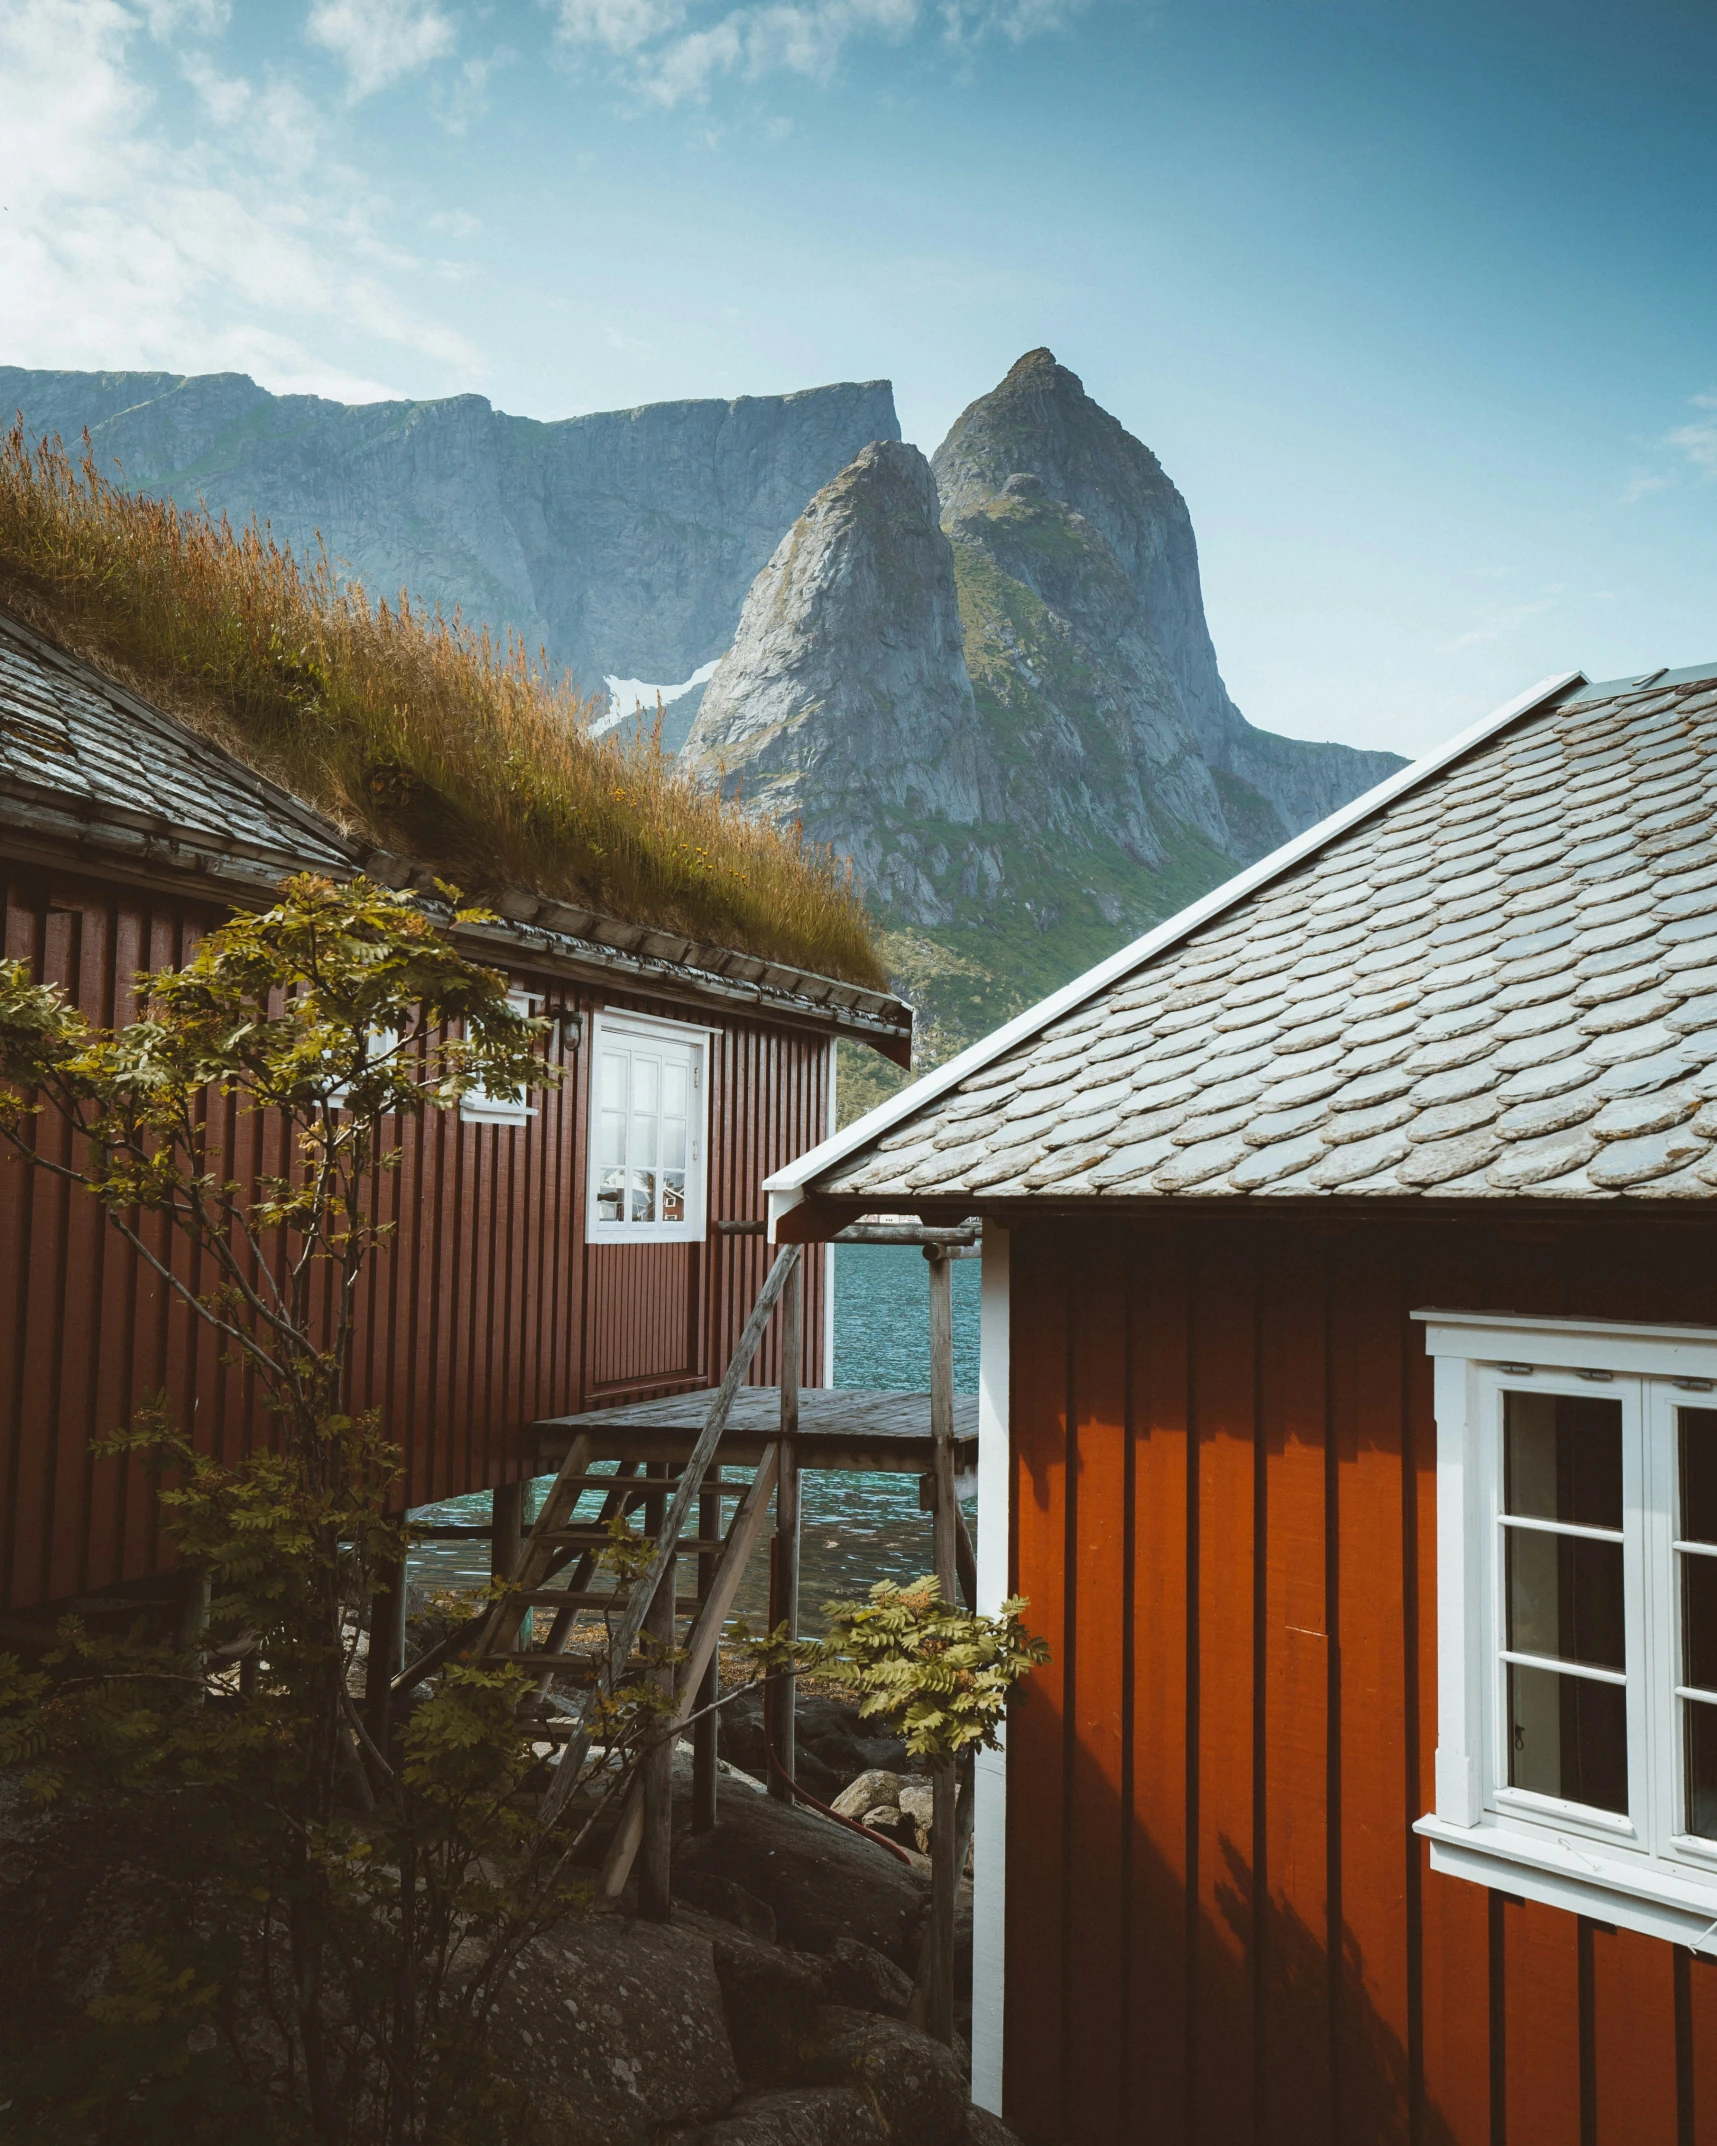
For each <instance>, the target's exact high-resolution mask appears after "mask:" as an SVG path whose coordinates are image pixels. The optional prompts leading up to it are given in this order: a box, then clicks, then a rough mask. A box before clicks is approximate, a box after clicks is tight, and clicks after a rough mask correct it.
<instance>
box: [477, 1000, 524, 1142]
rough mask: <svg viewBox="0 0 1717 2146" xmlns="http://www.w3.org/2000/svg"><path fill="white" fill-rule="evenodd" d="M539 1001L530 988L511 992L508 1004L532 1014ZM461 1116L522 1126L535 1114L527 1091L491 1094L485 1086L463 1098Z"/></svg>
mask: <svg viewBox="0 0 1717 2146" xmlns="http://www.w3.org/2000/svg"><path fill="white" fill-rule="evenodd" d="M538 1003H539V999H538V995H537V994H535V993H532V992H529V991H509V992H508V993H507V1004H508V1005H509V1006H511V1008H512V1009H513V1011H514V1012H515V1013H526V1014H528V1013H533V1012H534V1011H535V1010H536V1007H537V1005H538ZM459 1115H460V1117H461V1118H463V1119H464V1121H465V1123H466V1124H467V1125H523V1124H525V1123H527V1121H528V1120H530V1119H531V1118H534V1117H535V1116H536V1111H535V1110H534V1109H533V1108H532V1106H531V1104H530V1102H529V1101H528V1099H527V1095H526V1093H525V1092H524V1091H521V1092H520V1093H519V1094H518V1095H516V1096H505V1095H490V1094H489V1092H488V1091H487V1090H486V1089H484V1088H473V1089H472V1090H471V1092H470V1093H469V1094H468V1095H466V1096H463V1097H461V1099H460V1103H459Z"/></svg>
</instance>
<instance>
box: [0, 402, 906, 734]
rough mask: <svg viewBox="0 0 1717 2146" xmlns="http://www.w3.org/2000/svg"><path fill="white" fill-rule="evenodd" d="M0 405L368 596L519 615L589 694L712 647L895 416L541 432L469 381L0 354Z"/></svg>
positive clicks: (840, 410)
mask: <svg viewBox="0 0 1717 2146" xmlns="http://www.w3.org/2000/svg"><path fill="white" fill-rule="evenodd" d="M0 409H4V410H5V411H6V412H8V413H10V412H12V411H14V410H20V409H21V410H22V412H23V414H24V421H25V424H26V427H27V428H28V429H29V430H30V431H32V432H35V433H52V432H57V433H59V434H60V435H61V437H62V438H63V439H64V440H65V441H66V442H67V444H68V445H70V446H75V444H76V442H77V441H78V438H79V435H80V434H81V433H82V431H83V429H84V427H85V426H86V425H87V426H88V427H89V431H90V441H91V446H92V448H93V449H94V452H95V454H96V457H97V460H98V461H99V462H100V463H101V464H102V466H103V467H104V468H111V464H112V461H113V459H114V458H117V459H118V461H119V462H120V463H121V464H122V465H123V468H124V472H125V479H126V481H127V482H128V483H129V484H131V485H134V486H136V487H137V488H138V489H140V490H144V491H149V492H154V493H158V494H161V495H164V496H167V497H170V498H173V499H176V500H178V501H179V502H180V503H181V504H184V505H188V506H189V505H195V503H196V501H197V500H198V499H199V498H201V499H203V500H205V501H206V502H207V504H208V505H209V507H210V508H211V509H212V510H214V511H215V512H216V513H226V514H229V515H231V516H232V518H233V520H234V521H235V522H236V521H246V520H248V519H250V517H251V516H252V515H256V516H258V517H259V518H261V519H263V520H265V521H268V522H270V523H272V525H273V528H274V532H275V534H276V536H277V537H279V538H280V539H282V540H283V541H284V542H286V543H289V544H291V545H292V546H293V547H294V548H295V549H303V548H307V547H309V546H311V545H313V544H314V543H315V541H316V537H317V535H318V533H319V534H320V535H321V537H322V538H323V540H324V541H325V542H326V544H327V546H328V549H329V551H330V552H331V553H332V554H333V556H334V557H335V558H336V559H337V560H339V561H342V562H345V563H347V564H349V566H350V568H351V570H352V571H354V572H355V573H356V574H357V576H358V577H359V579H361V580H362V581H363V582H364V583H365V584H366V586H367V587H368V588H369V589H370V590H371V591H372V593H374V594H376V595H378V596H386V597H388V598H390V599H391V598H392V597H393V596H394V595H395V594H396V593H397V591H398V590H399V589H401V588H407V589H409V590H410V591H411V592H412V594H413V595H414V596H415V597H422V598H425V599H428V600H431V601H439V602H441V603H443V604H446V605H449V606H451V605H454V604H457V605H458V606H460V608H461V609H462V610H463V611H464V613H465V615H466V616H467V617H468V618H471V619H474V620H485V621H487V622H488V623H490V624H491V625H494V626H497V627H503V628H504V627H506V626H513V627H516V628H517V629H518V630H519V632H520V633H521V634H523V635H524V637H525V639H526V641H527V643H528V644H529V645H530V646H531V647H532V648H533V649H534V648H536V647H537V646H539V645H541V646H546V647H547V649H548V652H549V656H550V658H551V660H552V661H553V662H555V663H556V664H563V665H565V666H567V667H568V668H570V669H571V671H572V672H573V674H574V676H575V677H576V678H577V679H578V680H579V682H580V684H581V685H582V686H584V688H585V689H586V690H587V691H589V690H591V689H594V688H597V687H599V686H600V684H601V682H602V680H603V678H604V677H607V676H618V677H624V678H645V679H659V680H661V681H662V682H663V683H665V684H666V683H673V682H677V681H678V680H680V679H683V678H689V677H690V676H691V674H692V673H693V671H695V670H697V669H698V668H699V667H700V666H701V665H703V664H705V663H708V662H710V661H711V660H713V659H714V658H715V657H716V656H719V655H720V654H721V652H722V651H723V649H725V648H726V647H727V646H728V644H729V642H730V641H731V640H732V638H733V631H734V626H735V623H736V622H737V620H738V617H739V612H740V607H741V605H742V603H743V602H744V599H745V592H746V590H747V589H748V588H749V586H750V584H751V582H752V580H753V578H754V577H755V575H756V574H757V572H758V570H759V569H760V568H761V567H762V566H763V565H764V563H765V562H766V561H767V560H768V558H769V555H770V553H771V552H772V551H773V550H774V549H775V546H776V544H777V543H778V542H779V541H780V537H781V532H782V531H783V530H784V529H786V528H788V527H789V526H790V525H791V524H792V522H793V520H794V518H795V517H796V516H797V515H798V514H800V513H801V512H802V511H803V509H804V506H805V502H806V501H807V500H808V499H809V498H810V497H811V495H812V494H813V493H814V492H815V491H816V490H817V489H818V487H819V486H820V485H822V484H825V483H826V482H827V481H828V480H829V478H831V477H832V476H834V475H835V473H836V472H837V471H838V470H840V469H842V468H843V467H845V465H846V464H847V463H848V462H850V461H851V460H852V458H853V456H854V455H855V454H857V453H858V451H859V449H860V448H861V447H863V446H865V445H866V444H867V443H868V442H870V441H872V440H877V439H889V440H892V439H898V437H899V430H900V428H899V425H898V422H897V421H896V418H895V414H894V396H893V392H892V390H891V389H890V387H889V385H888V383H887V381H883V380H873V381H867V382H864V383H861V384H846V385H841V386H836V387H825V388H811V389H808V390H806V391H805V392H804V393H802V394H797V395H769V396H745V397H742V398H740V399H739V400H738V401H734V402H715V401H710V402H676V403H655V404H651V405H648V406H646V407H644V408H642V409H637V410H615V411H605V412H601V413H598V414H596V415H594V416H588V417H573V418H566V419H564V420H562V421H560V422H558V423H554V424H542V423H538V422H536V421H535V420H533V419H530V418H522V417H509V416H507V415H505V414H504V413H503V412H501V411H498V410H494V409H492V408H491V407H490V405H489V404H488V403H487V402H486V401H485V400H484V399H483V397H482V396H480V395H455V396H451V397H448V398H447V399H446V400H444V401H438V402H384V403H365V404H357V405H350V404H346V403H338V402H330V401H326V400H324V399H323V398H321V397H319V396H314V395H271V394H269V393H268V392H267V391H266V390H265V389H263V388H259V387H258V386H257V385H256V383H255V382H254V381H253V380H250V379H248V378H246V377H245V376H244V375H243V374H241V373H218V374H209V375H204V376H200V377H197V376H193V377H189V378H185V377H180V376H177V375H173V374H166V373H52V372H26V371H23V370H20V369H19V368H16V367H0Z"/></svg>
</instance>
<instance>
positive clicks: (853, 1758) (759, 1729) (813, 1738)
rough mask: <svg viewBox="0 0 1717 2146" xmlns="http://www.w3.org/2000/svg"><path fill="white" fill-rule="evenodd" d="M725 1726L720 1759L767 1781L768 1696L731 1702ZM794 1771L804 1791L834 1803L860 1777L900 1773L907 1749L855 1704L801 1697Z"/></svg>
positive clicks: (796, 1719) (723, 1715)
mask: <svg viewBox="0 0 1717 2146" xmlns="http://www.w3.org/2000/svg"><path fill="white" fill-rule="evenodd" d="M717 1719H718V1720H719V1721H720V1723H721V1730H720V1750H721V1755H722V1757H723V1758H724V1759H726V1760H727V1761H728V1762H729V1763H730V1764H731V1765H733V1766H737V1767H741V1768H743V1769H744V1770H745V1772H747V1773H750V1774H755V1775H756V1776H757V1778H758V1779H759V1780H763V1779H766V1778H767V1776H768V1772H769V1754H768V1751H767V1748H766V1746H765V1744H764V1741H763V1695H762V1693H761V1692H756V1691H751V1692H745V1693H743V1694H742V1695H741V1696H740V1697H739V1698H737V1699H733V1700H730V1701H729V1702H728V1703H727V1705H725V1706H724V1707H723V1708H722V1710H721V1712H720V1714H719V1715H718V1716H717ZM794 1752H795V1769H794V1770H795V1772H796V1774H797V1776H798V1780H799V1784H800V1786H801V1787H802V1788H808V1789H809V1790H810V1792H811V1794H812V1795H813V1796H817V1797H820V1798H821V1799H822V1801H823V1802H824V1803H831V1802H833V1800H834V1799H835V1797H836V1796H838V1795H839V1794H840V1793H841V1791H842V1790H843V1789H844V1788H845V1787H846V1785H847V1783H848V1782H850V1781H852V1780H853V1779H854V1778H855V1776H859V1775H862V1774H864V1773H865V1772H867V1771H874V1770H877V1769H879V1768H888V1769H891V1770H893V1771H895V1772H899V1771H901V1770H903V1769H904V1767H905V1765H906V1746H905V1745H904V1744H903V1743H902V1742H901V1741H900V1739H899V1737H897V1736H879V1735H876V1734H875V1733H873V1724H872V1723H870V1722H867V1721H866V1720H865V1719H864V1717H863V1716H862V1715H861V1714H860V1712H859V1710H858V1708H857V1707H856V1706H847V1705H845V1704H844V1703H843V1702H842V1701H841V1700H839V1699H820V1698H811V1697H806V1696H804V1695H803V1694H801V1696H800V1699H799V1703H798V1706H797V1707H796V1708H795V1710H794Z"/></svg>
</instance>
